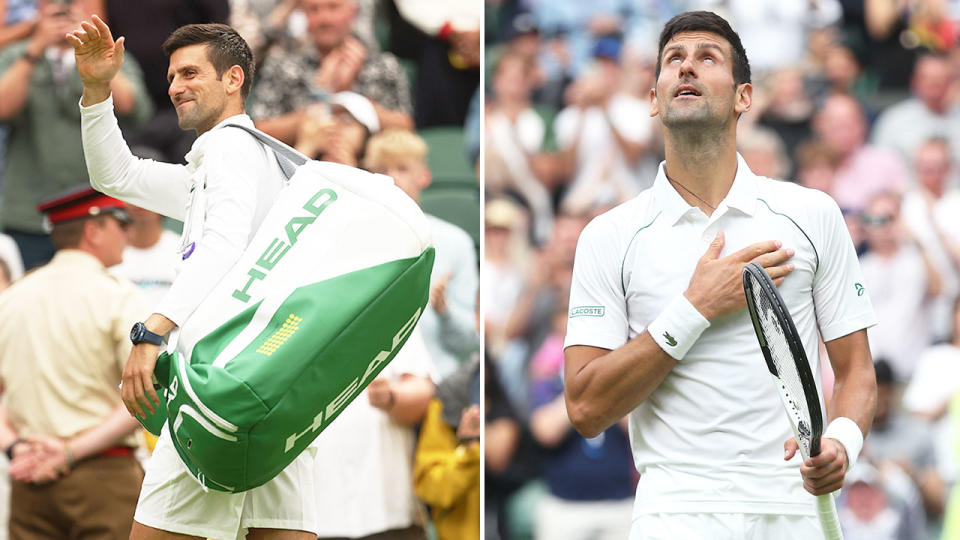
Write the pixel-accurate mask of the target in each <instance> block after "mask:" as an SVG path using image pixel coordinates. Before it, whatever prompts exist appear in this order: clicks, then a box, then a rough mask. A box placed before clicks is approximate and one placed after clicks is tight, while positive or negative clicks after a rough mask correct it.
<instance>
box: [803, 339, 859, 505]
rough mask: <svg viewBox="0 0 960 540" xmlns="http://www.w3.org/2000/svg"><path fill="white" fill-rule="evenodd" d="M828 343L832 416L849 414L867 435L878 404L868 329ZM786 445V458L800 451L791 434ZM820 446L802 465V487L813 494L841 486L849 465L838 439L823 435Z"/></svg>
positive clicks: (820, 493) (830, 412) (844, 450)
mask: <svg viewBox="0 0 960 540" xmlns="http://www.w3.org/2000/svg"><path fill="white" fill-rule="evenodd" d="M826 346H827V354H828V356H829V357H830V363H831V364H832V365H833V372H834V377H835V382H834V387H833V397H832V399H831V400H830V410H829V411H828V412H829V417H830V419H834V418H840V417H845V418H850V419H851V420H853V421H854V422H855V423H856V424H857V426H858V427H859V428H860V431H861V433H862V434H863V435H864V436H866V434H867V432H868V431H870V425H871V424H872V423H873V414H874V410H875V409H876V407H877V380H876V375H875V373H874V369H873V357H872V356H871V355H870V346H869V345H868V343H867V331H866V330H858V331H856V332H854V333H852V334H848V335H846V336H843V337H841V338H837V339H835V340H832V341H828V342H827V343H826ZM784 448H785V449H786V452H785V456H784V458H785V459H790V458H792V457H793V454H794V453H796V451H797V443H796V441H795V440H794V439H793V438H790V439H789V440H788V441H787V442H786V443H785V444H784ZM821 448H822V450H821V452H820V455H818V456H816V457H813V458H810V459H808V460H807V461H806V463H804V464H803V465H802V466H801V467H800V474H801V475H803V487H804V489H806V490H807V491H809V492H810V493H812V494H814V495H823V494H826V493H831V492H833V491H836V490H838V489H840V487H841V486H843V479H844V477H845V475H846V473H847V469H848V468H849V466H850V461H849V459H848V456H847V451H846V449H845V448H844V446H843V445H842V444H841V443H840V442H839V441H837V440H836V439H831V438H828V437H826V436H825V437H823V438H822V439H821Z"/></svg>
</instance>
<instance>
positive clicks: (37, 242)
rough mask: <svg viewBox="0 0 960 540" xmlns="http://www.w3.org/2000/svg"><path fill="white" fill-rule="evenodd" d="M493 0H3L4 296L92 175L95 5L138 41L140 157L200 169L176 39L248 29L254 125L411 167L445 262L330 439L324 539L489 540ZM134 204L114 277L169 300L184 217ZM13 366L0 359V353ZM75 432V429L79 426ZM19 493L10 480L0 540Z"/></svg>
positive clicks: (125, 83)
mask: <svg viewBox="0 0 960 540" xmlns="http://www.w3.org/2000/svg"><path fill="white" fill-rule="evenodd" d="M482 8H483V6H482V4H480V3H479V2H474V1H457V2H452V1H451V2H441V3H435V2H429V1H424V0H197V1H191V2H181V1H177V0H157V1H151V2H127V1H124V0H0V294H2V291H4V289H6V288H8V287H10V286H13V287H17V281H18V280H19V279H20V278H21V277H22V276H23V275H24V273H25V272H29V271H31V270H32V269H36V268H39V267H41V266H43V265H45V264H47V263H48V262H49V261H50V259H51V258H52V257H53V255H54V252H55V248H54V245H53V243H51V240H50V235H49V229H48V227H46V226H45V223H44V217H43V216H42V215H41V213H40V212H39V211H38V210H37V205H38V203H40V202H41V201H44V200H47V199H50V198H51V196H54V195H56V194H58V193H60V192H62V191H64V190H67V189H70V188H75V187H76V186H80V185H88V178H87V168H86V166H85V163H84V158H83V152H82V146H81V130H80V112H79V108H78V103H79V102H80V97H81V91H82V85H81V83H80V79H79V75H78V73H77V71H76V69H75V67H74V60H73V50H72V48H71V46H70V45H69V43H68V42H67V41H66V40H65V35H66V34H67V32H69V31H72V30H74V29H76V28H78V27H79V23H80V21H81V20H89V19H90V16H91V14H93V13H96V14H99V15H100V16H101V17H102V18H103V19H104V20H105V21H106V22H107V24H108V25H109V26H110V28H111V30H112V33H113V35H114V36H116V37H119V36H125V37H126V40H125V48H126V54H125V61H124V65H123V70H122V71H121V74H120V75H119V76H118V77H117V79H115V81H114V83H113V84H112V87H111V90H112V93H113V103H114V108H115V110H116V113H117V116H118V118H119V119H120V125H121V128H122V130H123V133H124V137H125V139H126V140H127V142H128V143H129V145H130V147H131V149H132V150H133V152H134V153H135V154H136V155H138V156H140V157H142V158H147V159H155V160H157V161H166V162H172V163H183V162H184V156H185V155H186V153H187V152H189V151H190V148H191V145H192V144H193V142H194V140H195V139H196V134H195V133H193V132H192V131H183V130H181V129H180V128H179V126H178V123H177V115H176V112H175V110H174V108H173V106H172V104H171V101H170V97H169V96H168V93H167V89H168V80H167V63H168V59H167V58H166V56H165V55H164V54H163V51H162V48H161V45H162V44H163V42H164V40H165V39H166V37H167V36H168V35H169V34H170V33H171V32H172V31H173V30H174V29H176V28H178V27H180V26H182V25H185V24H190V23H208V22H218V23H227V24H230V25H231V26H233V27H234V28H236V29H237V30H238V31H239V32H240V33H241V35H243V36H244V38H245V39H246V40H247V41H248V42H249V44H250V46H251V49H252V51H253V53H254V57H255V58H254V59H255V63H256V66H257V71H256V74H255V75H254V77H253V79H254V84H253V87H252V91H251V95H250V98H249V99H248V101H247V103H246V110H247V113H248V114H249V115H250V116H251V117H252V118H253V120H254V121H255V124H256V126H257V127H258V128H259V129H261V130H263V131H265V132H267V133H269V134H271V135H273V136H275V137H277V138H278V139H280V140H282V141H284V142H286V143H288V144H289V145H291V146H294V147H295V148H297V149H298V150H300V151H301V152H303V153H305V154H307V155H308V156H309V157H311V158H315V159H320V160H325V161H333V162H337V163H342V164H346V165H351V166H355V167H361V168H365V169H368V170H371V171H373V172H380V173H384V174H388V175H390V176H393V177H394V178H395V180H396V184H397V185H398V186H399V187H400V188H401V189H403V190H404V191H405V192H406V193H407V194H408V195H409V196H410V197H411V198H413V199H414V200H416V201H417V202H418V203H421V204H422V205H423V207H424V210H425V212H426V213H427V214H428V218H429V220H430V223H431V226H432V227H433V229H434V238H435V247H436V249H437V259H436V261H437V263H436V267H437V269H438V270H435V272H434V279H433V282H432V284H431V285H432V286H431V291H430V302H429V304H428V307H427V308H426V311H425V314H424V315H423V318H422V321H423V324H422V325H420V327H418V330H417V332H416V333H415V338H414V339H411V340H410V344H409V345H408V346H406V347H405V348H404V350H403V354H402V355H398V359H397V360H396V361H394V362H393V363H391V366H390V368H389V369H388V370H386V371H385V372H384V373H383V374H382V375H381V376H380V377H379V378H378V379H377V380H375V381H374V382H373V383H371V386H370V388H369V389H368V390H367V391H366V392H365V394H364V395H362V396H360V397H359V398H358V399H357V400H356V401H355V402H354V403H353V404H351V406H350V407H348V409H347V410H346V411H345V412H344V414H343V415H342V417H341V418H340V419H339V420H338V422H337V423H336V424H335V425H334V426H333V427H332V428H331V430H330V433H329V434H325V435H324V436H325V437H326V440H327V443H326V445H325V447H324V448H325V450H324V451H325V452H326V457H325V458H324V459H323V463H324V464H325V465H326V466H328V468H329V469H330V470H326V469H324V470H323V473H322V474H324V475H325V476H326V478H325V479H324V480H323V481H322V484H323V485H325V486H328V488H327V489H326V490H325V491H324V492H323V493H319V494H318V496H320V498H321V500H320V501H318V502H317V504H318V505H321V506H322V507H323V508H324V514H323V515H324V520H323V521H324V530H323V531H322V534H321V536H323V537H338V538H339V537H350V538H354V537H358V538H359V537H366V536H369V535H374V534H384V533H388V536H384V537H389V538H425V536H424V534H425V532H424V531H425V528H431V527H435V529H436V531H437V533H439V536H438V537H439V538H440V539H441V540H443V539H455V538H456V539H460V538H467V539H469V538H471V537H476V538H479V522H478V516H479V513H480V495H479V493H480V483H479V482H480V449H479V442H478V439H479V430H480V426H481V422H480V420H481V419H480V415H479V409H478V407H477V405H478V404H479V396H480V392H479V367H480V366H479V361H478V355H479V350H480V343H479V334H478V331H477V327H478V317H477V294H478V293H477V291H478V264H477V249H478V244H477V240H478V239H479V235H480V230H479V229H480V223H479V202H478V201H479V184H478V180H477V177H476V175H475V173H474V171H475V165H476V163H474V162H473V160H475V159H476V156H477V155H478V154H479V148H478V144H479V143H477V142H476V141H478V140H479V134H476V135H472V134H470V133H467V132H466V128H465V126H471V125H472V126H474V127H477V128H478V126H479V113H480V109H479V108H478V107H476V106H474V107H472V108H471V100H472V99H474V96H475V95H477V94H478V93H479V83H480V69H481V51H482V45H481V43H482V20H483V10H482ZM471 116H472V118H471ZM471 141H473V142H472V143H471ZM437 145H439V146H437ZM470 145H472V146H470ZM468 146H470V147H468ZM438 161H439V162H440V163H442V164H443V165H442V166H441V167H440V168H439V169H438V170H437V167H436V166H434V164H435V163H436V162H438ZM451 163H452V164H453V165H451ZM450 192H455V194H456V195H457V196H458V198H457V199H456V200H457V201H463V200H471V201H474V202H473V207H474V213H472V214H470V213H467V214H462V213H460V214H458V212H459V210H458V208H450V207H447V206H445V204H446V202H445V201H447V200H449V198H448V197H447V195H448V194H449V193H450ZM435 193H437V194H439V195H440V196H434V194H435ZM421 194H423V197H421ZM127 211H128V214H129V217H130V222H129V223H127V224H125V231H126V246H127V247H126V249H125V251H124V261H123V263H121V264H118V265H115V266H113V267H111V268H110V269H109V271H110V272H111V274H113V275H115V276H118V277H120V278H121V279H129V280H130V281H133V282H134V283H135V284H136V285H137V286H138V287H139V289H140V292H141V293H142V295H143V296H144V297H145V298H146V302H147V303H149V304H150V306H153V305H156V303H157V302H158V300H159V299H160V298H162V297H163V295H164V294H165V291H166V290H167V289H168V288H169V287H170V284H171V283H172V281H173V279H174V277H175V275H176V266H177V262H178V260H179V259H180V257H179V254H178V253H177V245H178V240H177V233H178V226H179V224H177V223H175V222H172V221H170V220H165V219H164V218H163V216H160V215H158V214H154V213H152V212H148V211H146V210H142V209H139V208H133V207H128V209H127ZM433 214H438V215H440V216H441V217H447V219H451V218H450V217H449V216H451V215H452V216H453V220H454V221H455V224H451V223H449V222H447V221H444V220H443V219H441V218H440V217H435V216H434V215H433ZM456 218H459V219H456ZM474 218H476V222H473V221H471V220H472V219H474ZM149 313H150V311H147V312H146V313H143V314H141V315H140V317H141V318H140V319H137V320H143V318H145V317H146V316H147V315H149ZM77 316H80V317H82V316H83V314H82V313H78V314H77ZM134 322H135V320H130V321H129V325H132V324H133V323H134ZM2 324H3V321H0V325H2ZM129 325H128V326H129ZM9 361H11V360H10V359H9V358H5V357H4V355H3V354H2V353H0V363H2V362H9ZM38 387H39V388H41V389H42V388H45V387H44V386H43V385H42V384H39V383H38ZM474 387H475V388H474ZM435 389H436V392H435ZM0 392H2V384H0ZM38 399H41V400H42V399H44V396H42V395H40V396H39V398H38ZM471 404H473V405H474V406H471ZM421 422H423V423H424V428H423V430H422V432H421V430H419V427H418V426H420V424H421ZM16 427H17V426H14V428H16ZM62 431H64V433H65V434H66V435H65V436H69V435H70V434H71V433H70V431H71V430H70V426H63V430H62ZM418 433H419V438H420V441H421V442H422V444H417V442H418ZM374 441H379V442H374ZM333 456H336V457H333ZM0 467H2V470H3V471H5V470H6V467H7V463H6V458H0ZM67 474H69V473H67ZM2 476H3V478H2V481H0V487H3V486H7V478H6V477H7V475H6V473H5V472H3V473H2ZM333 476H343V477H344V478H345V480H344V481H343V482H339V481H331V480H330V478H331V477H333ZM61 480H62V479H61ZM348 480H349V481H348ZM59 481H60V480H57V482H59ZM349 485H353V486H355V489H354V490H353V491H350V492H349V493H348V492H346V491H344V489H345V486H349ZM8 490H9V488H8V487H5V488H4V489H0V520H2V523H0V539H2V538H6V534H7V526H6V523H7V513H8V508H9V502H10V498H9V491H8ZM425 503H426V504H429V505H430V506H429V509H430V510H431V511H432V516H433V519H432V520H430V519H426V515H427V512H426V511H425V510H426V508H425ZM464 531H474V532H473V535H474V536H471V535H470V534H468V533H464ZM377 537H378V538H380V536H377ZM433 537H437V536H436V535H434V536H433Z"/></svg>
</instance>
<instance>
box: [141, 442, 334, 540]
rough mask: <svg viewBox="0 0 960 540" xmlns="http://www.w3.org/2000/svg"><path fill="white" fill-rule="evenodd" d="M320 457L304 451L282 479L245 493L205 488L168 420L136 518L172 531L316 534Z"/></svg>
mask: <svg viewBox="0 0 960 540" xmlns="http://www.w3.org/2000/svg"><path fill="white" fill-rule="evenodd" d="M315 485H316V480H315V471H314V457H313V455H312V453H311V451H310V450H309V449H308V450H307V451H305V452H303V453H302V454H300V456H299V457H297V459H295V460H294V461H293V463H291V464H290V465H288V466H287V468H286V469H284V470H283V471H282V472H281V473H280V474H279V475H278V476H277V477H276V478H274V479H273V480H270V481H269V482H267V483H266V484H264V485H262V486H260V487H257V488H254V489H251V490H249V491H244V492H241V493H224V492H222V491H214V490H209V491H204V489H203V487H202V486H201V485H200V483H199V482H198V481H197V480H196V479H195V478H194V477H193V476H191V474H190V471H189V470H188V469H187V467H186V465H184V464H183V461H181V460H180V456H179V455H178V454H177V451H176V449H175V448H174V447H173V442H172V441H171V440H170V433H169V432H168V431H167V426H166V425H164V427H163V432H162V433H161V434H160V439H159V440H158V441H157V446H156V448H155V449H154V450H153V455H152V456H150V459H149V461H147V464H146V467H145V476H144V478H143V487H142V488H141V489H140V500H139V501H138V502H137V511H136V514H134V519H135V520H136V521H137V522H138V523H141V524H143V525H146V526H148V527H153V528H155V529H161V530H164V531H168V532H174V533H180V534H189V535H193V536H200V537H203V538H210V539H213V540H237V539H242V538H244V537H245V536H246V534H247V529H251V528H265V529H290V530H297V531H310V532H313V533H314V534H316V532H317V530H318V527H317V524H318V516H317V508H316V505H317V502H316V493H315Z"/></svg>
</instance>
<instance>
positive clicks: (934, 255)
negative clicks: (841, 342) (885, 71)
mask: <svg viewBox="0 0 960 540" xmlns="http://www.w3.org/2000/svg"><path fill="white" fill-rule="evenodd" d="M951 169H952V167H951V157H950V148H949V146H948V143H947V141H946V140H945V139H940V138H937V139H930V140H928V141H925V142H923V143H921V144H920V145H919V146H918V147H917V150H916V153H915V156H914V159H913V171H914V176H915V177H916V179H917V181H916V182H915V183H913V184H912V185H911V187H910V189H909V190H907V192H906V193H905V194H904V196H903V210H902V212H903V220H904V224H905V225H906V226H907V227H908V228H909V229H910V231H911V233H912V234H913V235H914V236H915V237H916V238H917V241H918V242H920V243H921V244H923V247H924V250H925V251H926V252H927V253H928V254H929V256H930V262H931V264H933V266H934V268H935V269H936V271H937V273H938V274H939V275H940V278H941V281H942V287H941V290H940V294H938V295H937V296H936V297H935V298H933V299H932V300H931V303H930V315H929V317H930V318H929V320H930V324H931V327H932V331H933V335H934V338H935V339H936V340H944V339H949V336H950V335H951V333H952V330H951V328H950V320H951V313H952V311H953V302H954V300H956V298H957V294H958V292H960V274H958V272H957V266H956V265H957V263H958V262H960V226H958V223H957V222H958V220H957V216H958V215H960V190H958V189H957V188H956V187H953V188H950V187H949V180H950V172H951Z"/></svg>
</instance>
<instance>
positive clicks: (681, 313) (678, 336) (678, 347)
mask: <svg viewBox="0 0 960 540" xmlns="http://www.w3.org/2000/svg"><path fill="white" fill-rule="evenodd" d="M709 326H710V321H708V320H707V319H706V318H704V316H703V315H702V314H701V313H700V312H699V311H697V308H695V307H693V304H691V303H690V301H689V300H687V297H686V296H684V295H682V294H681V295H680V296H678V297H677V298H675V299H674V300H673V301H672V302H670V303H669V304H667V307H666V309H664V310H663V311H662V312H661V313H660V315H659V316H658V317H657V318H656V319H654V320H653V322H652V323H650V326H648V327H647V332H649V333H650V337H652V338H653V340H654V341H655V342H657V345H659V346H660V348H661V349H663V350H664V352H666V353H667V354H669V355H670V356H671V357H673V359H674V360H678V361H679V360H683V357H684V356H686V354H687V351H689V350H690V347H693V344H694V343H695V342H696V341H697V339H698V338H699V337H700V334H702V333H703V331H704V330H706V329H707V328H708V327H709Z"/></svg>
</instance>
